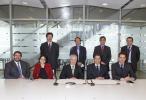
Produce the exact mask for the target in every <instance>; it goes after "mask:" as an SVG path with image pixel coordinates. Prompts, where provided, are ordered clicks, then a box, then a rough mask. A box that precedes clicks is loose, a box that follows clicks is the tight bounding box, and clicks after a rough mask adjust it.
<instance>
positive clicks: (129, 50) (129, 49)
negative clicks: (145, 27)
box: [128, 47, 131, 55]
mask: <svg viewBox="0 0 146 100" xmlns="http://www.w3.org/2000/svg"><path fill="white" fill-rule="evenodd" d="M130 52H131V48H130V47H128V55H129V53H130Z"/></svg>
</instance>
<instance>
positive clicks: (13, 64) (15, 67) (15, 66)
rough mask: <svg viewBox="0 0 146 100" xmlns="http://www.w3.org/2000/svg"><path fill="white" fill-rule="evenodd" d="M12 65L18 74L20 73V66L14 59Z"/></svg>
mask: <svg viewBox="0 0 146 100" xmlns="http://www.w3.org/2000/svg"><path fill="white" fill-rule="evenodd" d="M12 67H14V69H15V70H16V72H17V74H19V71H18V68H17V65H16V63H15V62H14V60H13V61H12Z"/></svg>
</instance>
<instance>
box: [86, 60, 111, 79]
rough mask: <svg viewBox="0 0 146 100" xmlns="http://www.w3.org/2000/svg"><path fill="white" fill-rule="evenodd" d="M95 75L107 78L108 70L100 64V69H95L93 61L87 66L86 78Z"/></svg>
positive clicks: (93, 77) (94, 76)
mask: <svg viewBox="0 0 146 100" xmlns="http://www.w3.org/2000/svg"><path fill="white" fill-rule="evenodd" d="M96 77H104V78H105V79H109V74H108V70H107V67H106V66H105V65H102V64H100V71H98V70H96V67H95V64H94V63H92V64H90V65H88V66H87V78H88V79H95V78H96Z"/></svg>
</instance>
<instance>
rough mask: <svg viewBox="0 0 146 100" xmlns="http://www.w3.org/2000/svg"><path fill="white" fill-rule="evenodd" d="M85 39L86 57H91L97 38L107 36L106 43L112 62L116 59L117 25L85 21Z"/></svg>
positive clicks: (97, 43) (97, 42)
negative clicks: (109, 49)
mask: <svg viewBox="0 0 146 100" xmlns="http://www.w3.org/2000/svg"><path fill="white" fill-rule="evenodd" d="M85 31H86V41H85V46H86V49H87V57H88V59H93V51H94V47H95V46H97V45H99V44H100V43H99V38H100V37H101V36H105V37H106V38H107V40H106V45H107V46H109V47H110V48H111V52H112V59H111V61H112V62H116V61H117V55H118V25H117V24H116V23H110V22H86V25H85Z"/></svg>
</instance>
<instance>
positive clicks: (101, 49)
mask: <svg viewBox="0 0 146 100" xmlns="http://www.w3.org/2000/svg"><path fill="white" fill-rule="evenodd" d="M99 41H100V45H99V46H96V47H95V48H94V53H93V58H94V57H95V55H97V54H98V55H100V57H101V64H103V65H106V66H107V69H108V71H109V62H110V60H111V49H110V47H109V46H106V45H105V42H106V37H105V36H101V37H100V39H99Z"/></svg>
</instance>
